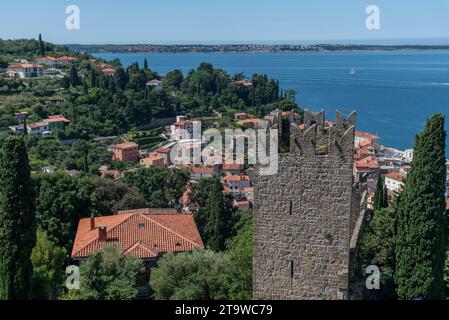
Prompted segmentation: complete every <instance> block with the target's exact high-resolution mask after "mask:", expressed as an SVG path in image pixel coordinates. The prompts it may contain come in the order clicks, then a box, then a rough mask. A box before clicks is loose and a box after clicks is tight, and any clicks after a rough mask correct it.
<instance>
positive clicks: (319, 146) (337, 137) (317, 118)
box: [290, 111, 356, 158]
mask: <svg viewBox="0 0 449 320" xmlns="http://www.w3.org/2000/svg"><path fill="white" fill-rule="evenodd" d="M336 119H337V121H336V123H335V125H329V126H326V124H325V121H324V111H321V112H320V113H319V114H313V113H311V112H309V111H305V112H304V127H303V128H301V127H299V126H297V125H296V124H292V125H291V128H290V153H294V154H299V155H301V156H305V157H314V156H324V155H338V156H340V157H349V158H352V154H353V149H354V135H355V120H356V112H353V113H351V114H350V116H349V117H348V118H345V117H344V116H343V115H342V113H341V112H339V111H337V115H336Z"/></svg>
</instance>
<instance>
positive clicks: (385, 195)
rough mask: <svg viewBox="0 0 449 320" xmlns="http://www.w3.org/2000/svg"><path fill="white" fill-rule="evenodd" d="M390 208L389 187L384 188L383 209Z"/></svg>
mask: <svg viewBox="0 0 449 320" xmlns="http://www.w3.org/2000/svg"><path fill="white" fill-rule="evenodd" d="M388 207H389V203H388V189H387V186H384V191H383V201H382V208H388Z"/></svg>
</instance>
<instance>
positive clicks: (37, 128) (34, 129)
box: [27, 122, 49, 136]
mask: <svg viewBox="0 0 449 320" xmlns="http://www.w3.org/2000/svg"><path fill="white" fill-rule="evenodd" d="M27 129H28V133H30V134H33V135H37V136H42V135H43V134H44V132H48V131H49V126H48V123H47V122H36V123H31V124H28V125H27Z"/></svg>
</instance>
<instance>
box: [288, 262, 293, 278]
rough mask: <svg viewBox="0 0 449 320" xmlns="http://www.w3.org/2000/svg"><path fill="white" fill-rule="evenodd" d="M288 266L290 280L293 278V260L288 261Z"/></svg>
mask: <svg viewBox="0 0 449 320" xmlns="http://www.w3.org/2000/svg"><path fill="white" fill-rule="evenodd" d="M288 264H289V269H290V279H293V276H294V273H293V272H294V269H293V267H294V265H293V260H290V261H289V263H288Z"/></svg>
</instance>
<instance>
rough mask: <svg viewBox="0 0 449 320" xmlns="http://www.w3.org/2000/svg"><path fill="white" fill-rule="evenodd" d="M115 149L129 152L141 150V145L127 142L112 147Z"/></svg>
mask: <svg viewBox="0 0 449 320" xmlns="http://www.w3.org/2000/svg"><path fill="white" fill-rule="evenodd" d="M112 148H114V149H120V150H127V149H134V148H139V145H138V144H137V143H134V142H125V143H121V144H115V145H113V146H112Z"/></svg>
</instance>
